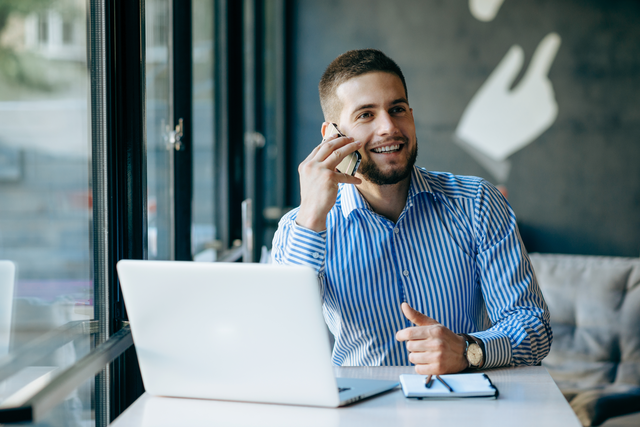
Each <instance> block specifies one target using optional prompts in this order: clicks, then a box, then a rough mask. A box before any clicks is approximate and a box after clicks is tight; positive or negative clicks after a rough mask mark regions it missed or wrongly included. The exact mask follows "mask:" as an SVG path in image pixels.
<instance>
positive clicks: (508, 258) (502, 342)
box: [272, 167, 552, 368]
mask: <svg viewBox="0 0 640 427" xmlns="http://www.w3.org/2000/svg"><path fill="white" fill-rule="evenodd" d="M297 212H298V209H294V210H293V211H291V212H289V213H288V214H287V215H285V216H284V217H283V218H282V219H281V221H280V224H279V227H278V231H277V232H276V235H275V237H274V241H273V249H272V254H273V255H272V256H273V260H274V262H276V263H280V264H302V265H308V266H311V267H313V268H314V269H315V270H316V271H317V272H318V277H319V279H320V284H321V290H322V298H323V312H324V316H325V320H326V322H327V325H328V326H329V329H330V330H331V332H332V333H333V335H334V337H335V346H334V349H333V362H334V363H335V364H336V365H342V366H379V365H410V364H411V363H410V362H409V353H408V351H407V349H406V347H405V343H402V342H398V341H396V339H395V334H396V332H397V331H399V330H401V329H404V328H407V327H409V326H413V325H412V324H411V323H410V322H409V321H408V320H407V319H406V318H405V317H404V316H403V314H402V311H401V309H400V305H401V303H402V302H407V303H409V305H411V306H412V307H413V308H415V309H416V310H418V311H419V312H422V313H424V314H426V315H427V316H430V317H432V318H434V319H436V320H437V321H438V322H440V323H441V324H443V325H444V326H446V327H447V328H449V329H451V330H452V331H453V332H455V333H470V334H472V335H475V336H476V337H478V338H480V339H481V340H482V341H483V342H484V343H485V365H484V367H486V368H492V367H496V366H504V365H533V364H537V363H539V362H540V361H541V360H542V359H543V358H544V357H545V356H546V355H547V354H548V352H549V348H550V346H551V341H552V333H551V328H550V326H549V311H548V309H547V306H546V304H545V302H544V299H543V297H542V293H541V292H540V288H539V287H538V283H537V281H536V278H535V274H534V272H533V267H532V266H531V262H530V260H529V256H528V255H527V252H526V250H525V248H524V245H523V244H522V240H521V238H520V235H519V232H518V228H517V226H516V218H515V215H514V213H513V211H512V210H511V207H510V206H509V204H508V203H507V201H506V200H505V199H504V198H503V197H502V195H501V194H500V193H499V192H498V190H497V189H496V188H495V187H494V186H492V185H491V184H489V183H488V182H486V181H484V180H482V179H480V178H475V177H466V176H455V175H451V174H449V173H442V172H427V171H426V170H424V169H420V168H417V167H414V170H413V172H412V174H411V184H410V188H409V194H408V198H407V203H406V206H405V208H404V210H403V211H402V213H401V215H400V217H399V218H398V221H397V222H396V223H394V222H392V221H390V220H389V219H387V218H385V217H383V216H381V215H379V214H377V213H375V212H374V211H373V210H372V209H371V208H370V206H369V204H368V203H367V201H366V200H365V199H364V198H363V197H362V195H361V194H360V193H359V192H358V190H357V189H356V187H355V186H353V185H351V184H341V185H340V188H339V190H338V197H337V199H336V204H335V206H334V207H333V208H332V210H331V211H330V212H329V214H328V216H327V229H326V230H325V231H323V232H321V233H317V232H314V231H312V230H309V229H307V228H304V227H301V226H299V225H297V224H296V222H295V219H296V215H297Z"/></svg>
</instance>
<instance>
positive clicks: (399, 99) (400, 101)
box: [353, 98, 409, 114]
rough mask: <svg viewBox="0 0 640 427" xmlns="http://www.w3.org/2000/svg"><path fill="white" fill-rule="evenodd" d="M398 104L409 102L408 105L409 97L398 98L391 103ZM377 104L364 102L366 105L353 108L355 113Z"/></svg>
mask: <svg viewBox="0 0 640 427" xmlns="http://www.w3.org/2000/svg"><path fill="white" fill-rule="evenodd" d="M398 104H407V105H409V101H407V98H398V99H395V100H393V101H392V102H391V105H398ZM375 106H376V104H364V105H360V106H358V107H356V108H355V109H354V110H353V113H354V114H355V113H357V112H358V111H361V110H366V109H369V108H374V107H375Z"/></svg>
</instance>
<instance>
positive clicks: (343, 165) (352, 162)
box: [322, 123, 362, 176]
mask: <svg viewBox="0 0 640 427" xmlns="http://www.w3.org/2000/svg"><path fill="white" fill-rule="evenodd" d="M335 134H338V135H340V136H346V135H345V134H343V133H342V132H340V129H338V125H337V124H335V123H329V126H327V130H326V132H325V135H324V139H323V140H322V142H324V141H326V140H327V138H329V137H330V136H333V135H335ZM361 160H362V155H360V153H358V152H357V151H354V152H353V153H351V154H349V155H347V157H345V158H344V159H343V160H342V161H341V162H340V164H339V165H338V166H336V169H337V170H338V171H339V172H342V173H346V174H347V175H351V176H354V175H355V174H356V171H357V170H358V166H360V161H361Z"/></svg>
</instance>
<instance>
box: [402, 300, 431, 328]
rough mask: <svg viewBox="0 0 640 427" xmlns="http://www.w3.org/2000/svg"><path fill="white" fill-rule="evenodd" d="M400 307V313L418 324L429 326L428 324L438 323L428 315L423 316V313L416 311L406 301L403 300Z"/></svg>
mask: <svg viewBox="0 0 640 427" xmlns="http://www.w3.org/2000/svg"><path fill="white" fill-rule="evenodd" d="M400 307H401V308H402V313H403V314H404V316H405V317H406V318H407V319H409V321H410V322H411V323H413V324H416V325H418V326H429V325H439V323H438V322H437V321H435V320H434V319H432V318H431V317H429V316H425V315H424V314H422V313H420V312H419V311H416V310H414V309H413V307H411V306H410V305H409V304H407V303H406V302H403V303H402V305H401V306H400Z"/></svg>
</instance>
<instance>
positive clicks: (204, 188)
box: [191, 0, 220, 261]
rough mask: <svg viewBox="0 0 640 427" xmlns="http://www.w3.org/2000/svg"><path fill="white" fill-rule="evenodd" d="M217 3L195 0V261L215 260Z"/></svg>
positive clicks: (192, 230) (193, 242) (208, 0)
mask: <svg viewBox="0 0 640 427" xmlns="http://www.w3.org/2000/svg"><path fill="white" fill-rule="evenodd" d="M213 3H214V2H213V1H211V0H193V3H192V5H193V6H192V7H193V9H192V13H193V18H192V19H193V27H192V28H193V31H192V39H193V142H192V147H193V183H194V186H193V217H192V228H191V245H192V248H191V252H192V254H193V257H194V260H196V261H215V260H216V254H217V252H216V249H220V248H219V247H218V245H217V244H216V242H215V240H216V239H217V235H216V227H215V220H214V219H215V218H214V216H215V214H214V189H215V188H216V185H215V174H214V170H215V168H214V165H215V161H216V160H215V157H214V156H215V151H214V143H215V139H214V132H215V127H214V126H215V121H214V114H215V112H214V99H215V98H214V95H215V92H214V88H215V85H214V54H213V52H214V44H213V42H214V38H213V34H214V24H213V23H214V7H213V6H214V4H213Z"/></svg>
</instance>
